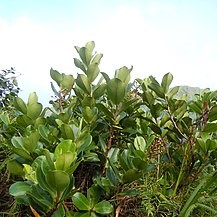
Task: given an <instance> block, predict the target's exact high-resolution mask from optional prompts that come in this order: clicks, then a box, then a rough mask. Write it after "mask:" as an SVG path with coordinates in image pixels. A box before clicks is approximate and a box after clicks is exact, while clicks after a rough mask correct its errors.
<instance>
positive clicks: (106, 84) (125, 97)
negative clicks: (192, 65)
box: [1, 42, 217, 217]
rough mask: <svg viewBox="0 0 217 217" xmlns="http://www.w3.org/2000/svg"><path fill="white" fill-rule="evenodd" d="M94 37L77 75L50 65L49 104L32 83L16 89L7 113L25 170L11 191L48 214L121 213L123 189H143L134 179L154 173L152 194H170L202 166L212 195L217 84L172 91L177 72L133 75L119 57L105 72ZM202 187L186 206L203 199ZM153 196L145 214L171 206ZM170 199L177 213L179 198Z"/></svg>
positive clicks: (13, 169) (81, 51) (13, 168)
mask: <svg viewBox="0 0 217 217" xmlns="http://www.w3.org/2000/svg"><path fill="white" fill-rule="evenodd" d="M94 47H95V44H94V42H88V43H87V44H86V45H85V47H82V48H80V47H75V48H76V50H77V52H78V55H79V57H80V59H76V58H75V59H74V63H75V66H76V67H78V68H79V69H81V74H78V75H77V78H74V77H73V76H72V75H66V74H63V73H62V74H61V73H59V72H58V71H56V70H53V69H51V70H50V75H51V78H52V79H53V81H54V82H55V84H54V83H52V84H51V87H52V89H53V91H54V94H55V97H56V99H55V100H54V101H52V105H53V106H52V107H51V108H44V109H43V108H42V105H41V104H40V103H39V102H38V97H37V95H36V93H31V94H30V95H29V99H28V102H27V103H25V102H24V101H23V100H22V99H20V98H18V97H16V98H15V100H14V106H15V108H16V112H17V117H16V118H15V119H10V118H8V117H7V116H4V117H3V116H2V117H1V121H2V124H3V128H4V131H5V133H6V134H7V136H8V137H10V139H11V143H10V146H11V149H12V151H13V154H12V155H11V156H10V161H9V162H8V170H9V172H10V173H11V174H14V175H16V177H17V176H20V177H21V178H22V179H23V181H17V182H15V183H14V184H12V185H11V187H10V194H11V195H13V196H14V197H15V198H16V200H17V202H18V203H21V204H24V205H26V206H30V207H31V210H32V211H33V212H34V213H39V214H40V215H43V216H48V215H49V216H89V217H93V216H115V215H116V216H118V213H119V212H120V210H123V209H122V206H124V205H123V204H124V203H125V198H129V197H135V195H138V194H139V193H141V192H144V189H143V190H142V189H141V188H137V187H135V188H133V187H132V186H134V185H136V184H135V183H138V182H139V180H144V179H146V180H148V179H149V177H151V179H150V186H151V185H152V184H155V185H157V186H158V187H157V188H156V189H158V190H157V191H158V192H156V195H155V198H156V201H153V203H157V202H158V203H162V204H163V203H164V204H167V203H168V204H169V201H170V200H171V201H172V200H173V199H174V198H176V197H178V196H179V195H180V192H181V193H183V195H186V194H187V192H188V189H189V186H191V185H192V184H194V183H195V184H197V182H198V180H199V179H200V177H201V176H202V174H204V172H206V173H209V178H207V182H206V183H208V184H206V187H203V188H202V190H203V191H206V192H207V194H210V195H214V194H215V191H216V188H214V189H212V185H213V184H214V179H211V178H210V176H212V174H213V171H215V172H216V156H217V153H216V152H217V140H216V130H217V127H216V120H217V116H216V108H217V93H216V92H211V91H208V92H205V93H203V94H202V95H200V96H197V99H196V100H194V101H190V102H187V101H186V99H185V98H184V97H183V98H179V99H177V98H174V95H175V94H176V93H177V92H178V89H179V88H178V87H174V88H172V89H171V88H170V84H171V82H172V80H173V76H172V74H171V73H167V74H165V75H164V77H163V79H162V82H161V83H159V82H158V81H157V80H156V79H155V78H154V77H152V76H150V77H149V78H144V79H136V80H135V81H134V82H133V83H130V73H131V71H132V68H130V69H128V68H127V67H122V68H120V69H118V70H116V72H115V76H114V78H109V76H108V75H107V74H106V73H102V72H100V70H99V64H100V60H101V58H102V54H96V53H94V52H93V50H94ZM100 74H101V78H98V77H99V75H100ZM96 81H98V83H97V82H96ZM14 128H16V131H17V132H18V133H17V134H16V135H14V131H13V130H12V131H11V129H14ZM207 168H209V169H207ZM210 168H211V169H210ZM212 180H213V182H212ZM127 186H128V187H127ZM129 186H131V187H129ZM198 188H199V190H196V191H193V193H192V195H193V196H191V197H189V199H188V201H187V203H186V205H185V206H184V207H183V209H182V211H181V216H185V214H183V213H186V212H189V209H191V212H193V211H194V210H193V208H195V209H198V207H199V206H193V205H194V204H197V203H200V204H202V202H201V201H199V199H200V197H199V196H196V195H197V193H198V192H201V187H198ZM210 189H211V190H210ZM159 195H160V196H159ZM158 196H159V197H158ZM157 197H158V198H157ZM152 198H154V197H152ZM149 199H150V200H149V201H142V203H143V204H144V206H145V210H144V213H143V216H145V215H150V216H151V215H152V216H160V213H163V212H165V210H166V209H165V208H162V207H160V208H159V207H158V208H157V209H156V210H155V208H154V207H152V208H151V209H149V206H150V204H151V202H150V201H151V198H149ZM182 199H183V201H182V202H183V203H184V201H185V200H186V199H185V198H184V197H183V198H182ZM66 201H67V203H66ZM114 201H117V202H114ZM159 201H160V202H159ZM215 201H216V200H215ZM138 203H139V202H138ZM171 203H172V202H171ZM170 205H171V204H170ZM206 206H207V207H209V206H208V205H206ZM173 209H175V210H173V211H171V213H172V212H173V214H174V215H175V213H176V214H177V213H179V212H180V209H181V206H177V207H176V206H173ZM210 210H212V211H213V212H216V211H215V209H214V208H213V209H211V208H210ZM167 211H168V212H169V209H167ZM171 213H166V214H168V216H169V215H171ZM127 215H128V214H126V215H125V216H127Z"/></svg>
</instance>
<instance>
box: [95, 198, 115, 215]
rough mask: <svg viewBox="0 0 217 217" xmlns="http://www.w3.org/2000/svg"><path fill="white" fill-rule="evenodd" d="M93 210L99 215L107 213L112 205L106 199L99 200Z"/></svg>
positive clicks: (110, 211)
mask: <svg viewBox="0 0 217 217" xmlns="http://www.w3.org/2000/svg"><path fill="white" fill-rule="evenodd" d="M93 210H94V211H95V212H96V213H99V214H101V215H108V214H110V213H112V212H113V206H112V204H111V203H109V202H108V201H105V200H103V201H101V202H99V203H97V204H96V205H95V207H94V208H93Z"/></svg>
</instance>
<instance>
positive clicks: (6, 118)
mask: <svg viewBox="0 0 217 217" xmlns="http://www.w3.org/2000/svg"><path fill="white" fill-rule="evenodd" d="M0 120H1V121H2V122H3V123H4V124H5V125H9V124H10V119H9V116H8V114H4V113H3V114H0Z"/></svg>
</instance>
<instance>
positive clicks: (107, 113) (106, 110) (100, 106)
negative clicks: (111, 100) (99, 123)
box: [96, 103, 113, 119]
mask: <svg viewBox="0 0 217 217" xmlns="http://www.w3.org/2000/svg"><path fill="white" fill-rule="evenodd" d="M96 107H97V108H98V109H99V111H102V112H103V113H104V114H105V115H106V117H107V118H109V119H112V118H113V114H112V112H111V111H110V110H108V108H107V107H105V106H104V105H103V104H102V103H97V104H96Z"/></svg>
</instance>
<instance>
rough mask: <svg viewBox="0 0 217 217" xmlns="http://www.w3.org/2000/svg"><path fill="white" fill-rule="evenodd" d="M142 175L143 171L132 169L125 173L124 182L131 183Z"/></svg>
mask: <svg viewBox="0 0 217 217" xmlns="http://www.w3.org/2000/svg"><path fill="white" fill-rule="evenodd" d="M141 176H142V174H141V172H139V171H138V170H137V169H130V170H128V171H126V172H125V173H124V175H123V178H122V180H123V182H124V183H130V182H133V181H135V180H137V179H139V178H140V177H141Z"/></svg>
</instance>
